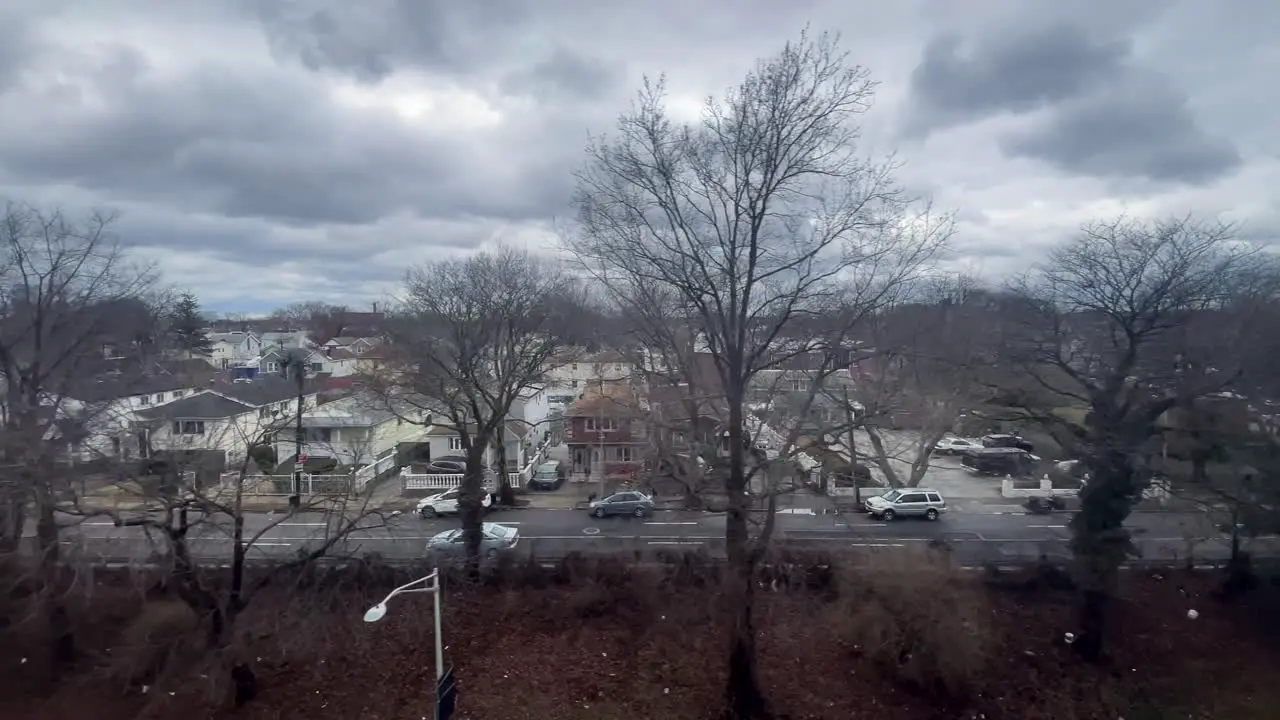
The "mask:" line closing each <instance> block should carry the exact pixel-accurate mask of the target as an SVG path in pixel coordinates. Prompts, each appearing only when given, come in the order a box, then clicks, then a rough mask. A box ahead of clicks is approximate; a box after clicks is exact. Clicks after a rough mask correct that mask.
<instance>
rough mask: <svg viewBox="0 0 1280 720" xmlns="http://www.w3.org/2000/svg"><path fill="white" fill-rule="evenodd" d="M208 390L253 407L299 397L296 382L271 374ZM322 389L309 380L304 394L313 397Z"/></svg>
mask: <svg viewBox="0 0 1280 720" xmlns="http://www.w3.org/2000/svg"><path fill="white" fill-rule="evenodd" d="M207 389H208V390H212V391H213V392H216V393H218V394H220V395H226V396H227V397H229V398H232V399H234V400H239V401H240V402H242V403H245V404H247V405H252V406H253V407H261V406H263V405H270V404H272V403H278V402H281V401H282V400H289V399H290V398H296V397H297V396H298V383H297V382H296V381H294V380H291V379H287V378H282V377H280V376H279V375H270V374H267V375H258V376H257V377H255V378H253V379H252V380H250V381H248V382H221V383H215V384H212V385H209V386H208V388H207ZM321 389H322V388H321V387H320V385H318V384H317V383H315V382H314V381H310V380H309V381H307V382H306V384H305V385H304V386H303V393H304V394H306V395H313V394H315V393H317V392H319V391H320V390H321Z"/></svg>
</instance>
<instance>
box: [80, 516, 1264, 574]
mask: <svg viewBox="0 0 1280 720" xmlns="http://www.w3.org/2000/svg"><path fill="white" fill-rule="evenodd" d="M1069 517H1070V516H1069V515H1068V514H1066V513H1059V514H1054V515H1030V514H1026V513H1023V512H1015V511H992V512H952V513H948V514H947V515H945V516H944V517H943V518H942V519H941V520H940V521H938V522H934V523H930V522H926V521H922V520H899V521H896V522H892V523H885V522H877V521H875V520H874V519H872V518H870V517H868V516H866V515H863V514H849V513H844V514H815V513H812V512H810V511H804V510H794V511H789V512H783V513H780V514H779V515H778V520H777V536H776V537H777V540H778V542H779V543H780V544H781V545H783V546H786V547H791V548H811V549H822V550H825V551H830V552H839V553H842V554H848V555H851V556H853V557H855V558H856V557H857V556H859V555H870V554H880V555H885V554H893V553H899V552H901V553H904V554H905V553H909V552H911V551H912V550H919V549H923V548H927V547H939V546H940V544H943V545H945V546H946V547H948V548H949V549H950V552H951V553H952V555H953V557H954V558H955V559H956V561H957V562H960V563H961V564H965V565H982V564H988V563H995V564H1001V563H1009V564H1012V563H1023V562H1028V561H1034V560H1036V559H1037V558H1039V557H1041V556H1042V555H1044V556H1047V557H1049V558H1051V559H1059V560H1060V559H1065V558H1066V557H1068V555H1069V548H1068V545H1067V539H1068V538H1069V530H1068V528H1067V522H1068V521H1069ZM489 519H490V521H492V522H497V523H500V524H504V525H510V526H512V527H515V528H516V529H518V530H519V531H520V540H519V543H518V545H517V547H516V549H515V550H514V553H515V555H516V556H517V557H520V558H525V557H528V556H533V557H536V558H537V559H539V560H547V561H553V560H556V559H558V558H562V557H564V556H565V555H567V554H569V553H572V552H583V553H609V552H648V553H652V552H655V551H660V550H664V549H665V550H676V551H680V550H705V551H706V552H707V553H709V554H710V555H712V556H713V557H722V556H723V554H724V541H723V537H724V526H725V516H724V515H722V514H716V513H703V512H685V511H660V512H657V513H655V514H654V515H653V516H652V517H649V518H644V519H639V518H631V517H611V518H605V519H596V518H592V517H590V516H588V515H587V514H586V513H585V512H584V511H581V510H552V509H529V510H511V511H506V512H501V513H497V514H495V515H493V516H491V517H490V518H489ZM368 522H370V523H374V524H376V523H379V522H380V521H379V520H378V519H377V518H372V519H369V520H368ZM193 523H195V525H196V527H195V528H194V529H193V531H192V539H191V542H190V546H191V550H192V552H193V554H194V555H195V556H196V558H197V559H199V560H201V561H202V562H206V563H214V564H217V563H224V562H227V561H228V560H229V558H230V539H229V529H228V527H227V526H226V525H225V524H216V523H214V522H212V521H209V522H202V521H200V519H199V518H195V519H194V520H193ZM337 524H338V523H337V518H333V517H328V516H326V515H325V514H322V513H312V514H302V515H297V516H294V517H288V516H285V515H281V514H274V515H271V514H254V515H248V516H246V526H245V534H246V537H248V538H254V540H253V543H252V547H251V549H250V556H251V557H252V558H254V559H262V560H269V559H274V560H279V559H287V558H289V557H292V556H294V555H295V554H296V553H297V552H299V551H304V550H306V549H307V548H313V547H316V546H317V545H319V544H321V543H323V542H324V539H325V537H326V535H327V534H328V533H329V532H330V528H331V527H334V526H336V525H337ZM1129 525H1130V528H1131V531H1132V532H1133V534H1134V539H1135V543H1136V545H1137V546H1138V549H1139V551H1140V552H1141V554H1142V557H1141V559H1140V561H1147V562H1159V563H1165V564H1167V563H1177V562H1184V561H1185V559H1186V557H1187V553H1188V552H1189V550H1193V551H1194V555H1193V557H1194V558H1195V562H1197V563H1212V562H1221V561H1223V560H1225V559H1226V558H1227V556H1228V551H1229V539H1228V538H1227V536H1226V535H1224V534H1222V533H1220V532H1218V531H1216V530H1214V529H1213V528H1211V527H1208V526H1207V523H1206V518H1205V517H1204V516H1203V515H1200V514H1189V513H1171V512H1151V513H1135V514H1134V515H1133V516H1132V517H1131V519H1130V523H1129ZM456 527H458V520H457V519H456V518H440V519H435V520H423V519H421V518H419V517H417V516H416V515H412V514H399V515H396V516H394V517H391V518H388V520H387V523H386V524H385V525H381V526H378V527H370V528H368V529H363V530H359V531H356V532H353V533H351V534H350V535H349V536H348V537H347V538H345V540H344V541H343V542H340V543H338V544H337V545H336V546H335V548H334V549H333V554H334V555H336V556H347V557H357V556H362V555H366V554H372V553H376V554H378V555H381V556H382V557H384V558H386V559H387V560H389V561H395V562H408V561H412V560H416V559H421V558H423V557H425V554H426V553H425V546H426V543H427V541H428V540H429V539H430V538H431V537H432V536H433V535H435V534H436V533H439V532H443V531H446V530H450V529H453V528H456ZM1277 540H1278V539H1277V538H1275V537H1269V538H1259V539H1256V540H1254V541H1252V543H1253V544H1252V549H1253V550H1254V552H1255V553H1256V554H1257V555H1259V556H1280V542H1277ZM63 543H64V550H66V551H67V552H68V555H69V556H72V557H80V558H83V559H87V560H90V561H93V562H143V561H145V560H146V559H147V558H148V557H150V556H151V554H152V553H153V552H154V551H155V550H156V549H160V548H163V544H162V541H161V540H160V539H159V538H154V539H153V538H149V537H148V535H147V534H146V532H145V531H144V530H143V529H142V528H139V527H116V526H115V525H114V523H113V522H112V521H111V520H109V519H106V518H89V519H85V520H79V519H77V520H76V522H74V523H73V524H72V525H70V526H68V527H67V528H65V529H64V532H63Z"/></svg>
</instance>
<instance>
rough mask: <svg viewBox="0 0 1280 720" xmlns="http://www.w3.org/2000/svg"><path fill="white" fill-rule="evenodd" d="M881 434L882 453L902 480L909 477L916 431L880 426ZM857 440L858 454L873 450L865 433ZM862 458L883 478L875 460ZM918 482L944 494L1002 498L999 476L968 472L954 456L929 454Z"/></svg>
mask: <svg viewBox="0 0 1280 720" xmlns="http://www.w3.org/2000/svg"><path fill="white" fill-rule="evenodd" d="M880 435H881V437H882V438H883V440H884V450H885V454H886V455H888V457H889V462H890V463H891V464H892V466H893V469H894V471H895V472H896V473H897V475H898V477H899V478H900V479H903V480H905V479H906V478H908V477H910V476H911V463H912V461H914V460H915V455H916V451H917V448H918V447H919V441H920V436H919V434H918V433H915V432H912V431H909V430H882V431H881V432H880ZM857 442H858V448H857V449H858V452H859V453H860V454H864V455H866V454H869V453H870V452H872V450H871V441H870V440H868V439H867V436H866V434H865V433H859V434H858V437H857ZM863 462H864V463H865V464H866V465H867V466H868V467H869V468H870V469H871V475H872V477H874V478H876V479H877V480H879V481H881V482H883V481H884V475H883V473H881V472H880V468H879V467H878V466H877V464H876V463H874V462H870V461H869V460H868V459H864V460H863ZM920 485H921V486H922V487H931V488H933V489H935V490H937V491H938V492H940V493H942V494H943V496H944V497H947V498H962V499H980V500H992V499H999V498H1001V495H1000V478H997V477H991V476H987V475H978V474H976V473H971V472H969V470H968V469H967V468H965V467H964V466H963V465H961V464H960V458H958V457H955V456H946V457H940V456H934V457H931V458H930V459H929V469H928V470H927V471H925V476H924V479H923V480H921V481H920Z"/></svg>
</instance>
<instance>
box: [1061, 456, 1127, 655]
mask: <svg viewBox="0 0 1280 720" xmlns="http://www.w3.org/2000/svg"><path fill="white" fill-rule="evenodd" d="M1099 460H1100V462H1099V463H1098V466H1097V467H1095V468H1091V471H1092V480H1091V481H1090V482H1089V483H1087V484H1086V485H1085V486H1084V488H1083V489H1082V490H1081V491H1080V512H1078V513H1076V515H1075V517H1074V518H1072V520H1071V530H1072V539H1071V549H1072V552H1073V554H1074V555H1075V558H1076V563H1077V571H1078V572H1077V575H1078V580H1079V582H1080V584H1081V590H1082V596H1081V602H1080V615H1079V625H1080V633H1079V635H1078V637H1077V638H1076V640H1075V643H1074V644H1073V647H1074V649H1075V650H1076V652H1077V653H1079V654H1080V656H1081V657H1082V658H1084V659H1086V660H1088V661H1090V662H1097V661H1098V660H1100V659H1101V658H1102V653H1103V644H1104V638H1105V631H1106V621H1107V614H1108V610H1109V609H1110V605H1111V603H1110V600H1111V597H1112V596H1113V595H1114V593H1115V591H1116V585H1117V584H1118V581H1119V577H1120V565H1121V564H1122V563H1124V561H1125V559H1126V558H1127V557H1128V556H1129V551H1130V542H1129V532H1128V530H1126V529H1125V527H1124V521H1125V520H1126V519H1127V518H1128V517H1129V513H1130V511H1131V510H1132V509H1133V503H1134V498H1135V497H1137V496H1138V495H1139V494H1140V492H1141V488H1140V487H1139V485H1138V483H1137V479H1136V477H1135V474H1134V471H1133V469H1132V468H1131V467H1129V462H1128V459H1127V458H1126V456H1125V455H1124V453H1123V452H1121V451H1120V450H1118V449H1108V450H1105V451H1103V452H1102V453H1101V456H1100V457H1099Z"/></svg>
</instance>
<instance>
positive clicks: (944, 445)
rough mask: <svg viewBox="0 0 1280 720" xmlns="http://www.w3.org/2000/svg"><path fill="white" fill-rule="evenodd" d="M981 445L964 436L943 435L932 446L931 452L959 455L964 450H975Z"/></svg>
mask: <svg viewBox="0 0 1280 720" xmlns="http://www.w3.org/2000/svg"><path fill="white" fill-rule="evenodd" d="M981 447H982V443H981V442H979V441H978V440H969V439H966V438H953V437H944V438H942V439H941V440H939V441H938V444H937V445H934V446H933V452H934V453H935V454H937V455H959V454H960V453H962V452H964V451H965V450H975V449H978V448H981Z"/></svg>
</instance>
